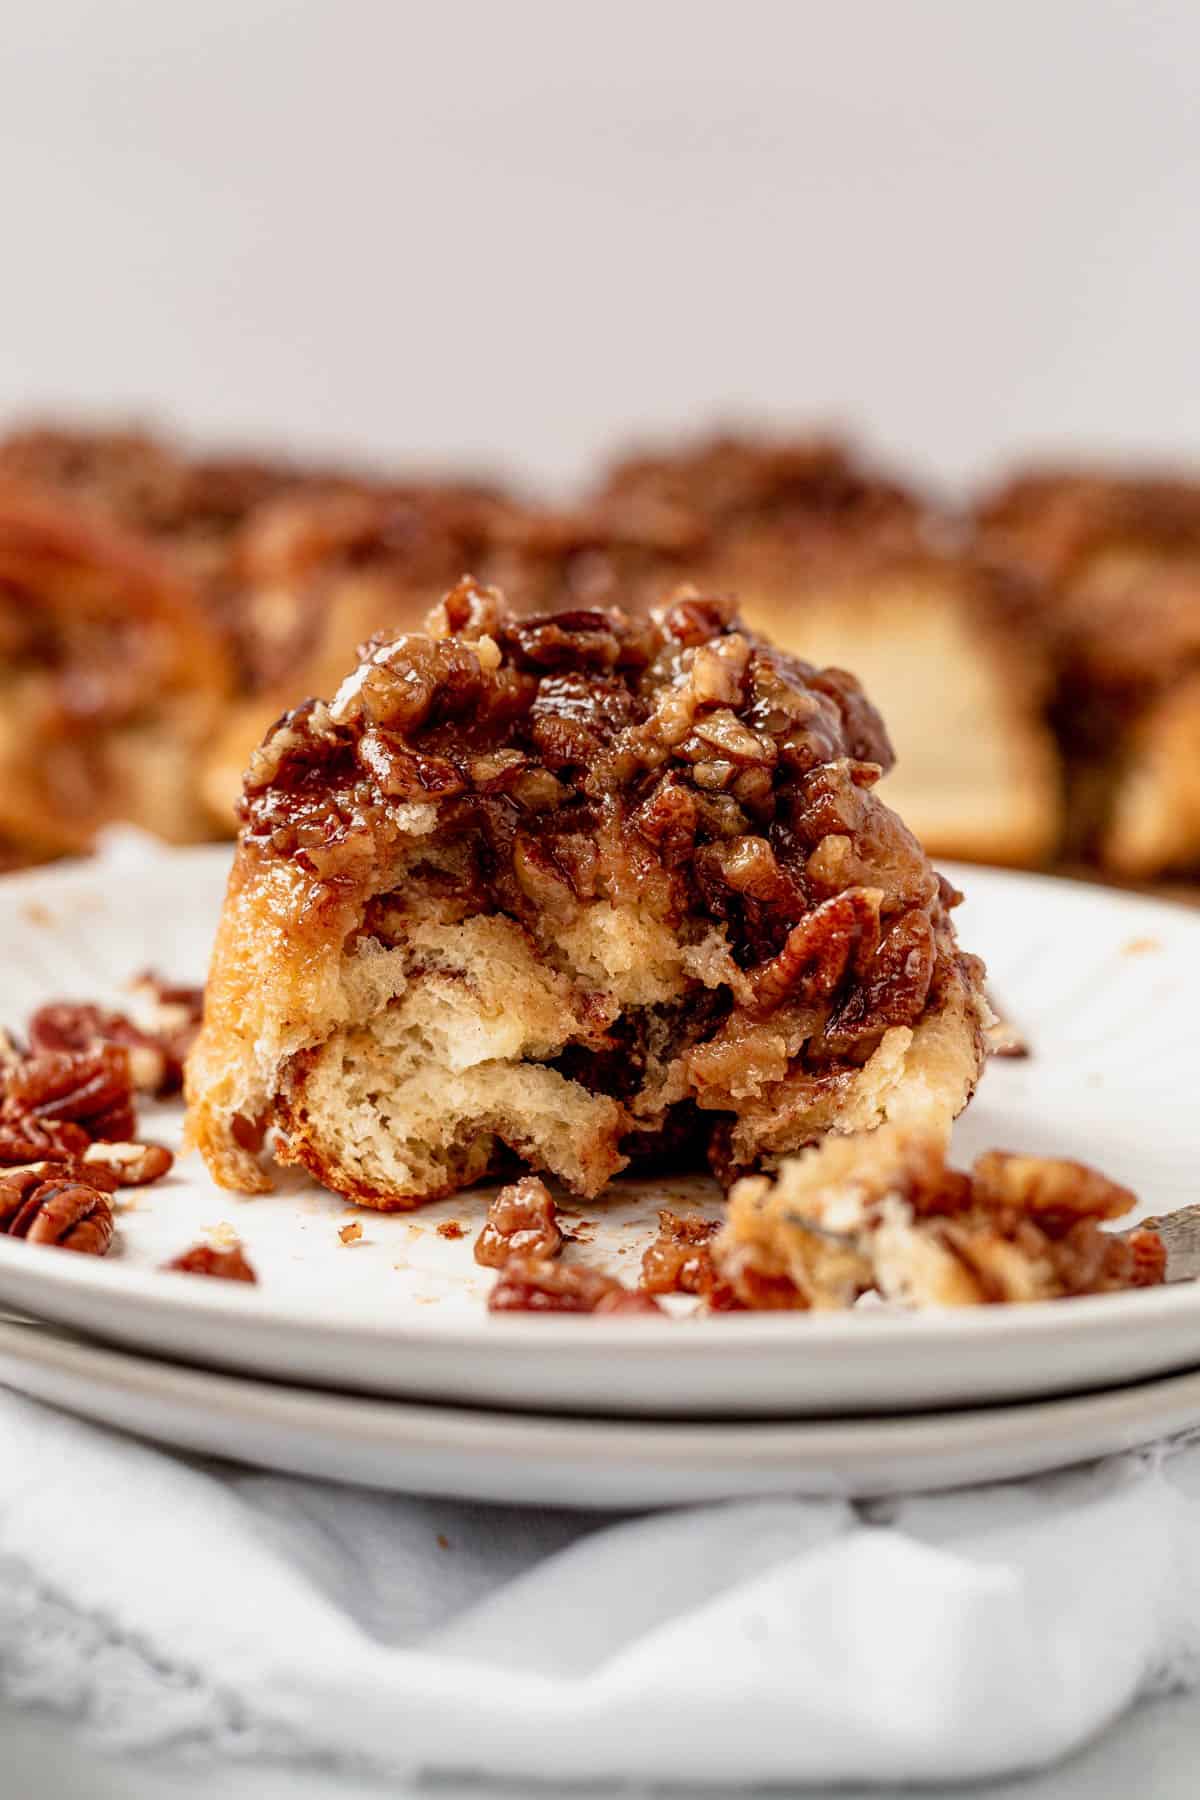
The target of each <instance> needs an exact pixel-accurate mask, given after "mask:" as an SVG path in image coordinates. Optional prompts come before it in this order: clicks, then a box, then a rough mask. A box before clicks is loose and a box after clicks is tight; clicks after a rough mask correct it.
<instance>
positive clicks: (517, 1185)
mask: <svg viewBox="0 0 1200 1800" xmlns="http://www.w3.org/2000/svg"><path fill="white" fill-rule="evenodd" d="M562 1244H563V1238H562V1233H561V1231H560V1230H559V1228H558V1216H557V1209H556V1208H555V1205H554V1199H553V1196H552V1195H551V1193H550V1190H549V1188H548V1187H547V1186H546V1184H545V1182H544V1181H540V1180H539V1179H538V1177H537V1176H536V1175H524V1176H522V1177H521V1179H520V1181H514V1182H512V1183H510V1185H509V1186H508V1187H502V1188H501V1189H500V1192H499V1193H498V1194H497V1195H496V1197H495V1199H494V1200H493V1201H492V1203H491V1205H490V1206H489V1207H488V1212H487V1218H486V1220H485V1221H484V1225H483V1229H482V1231H481V1232H480V1233H479V1236H478V1237H477V1238H476V1240H475V1261H476V1262H477V1263H482V1264H483V1265H484V1267H485V1268H489V1269H501V1268H503V1267H504V1265H505V1263H507V1262H508V1260H509V1259H510V1257H514V1256H518V1257H522V1258H528V1257H533V1258H537V1259H538V1260H540V1261H547V1260H549V1259H550V1258H551V1257H555V1256H557V1255H558V1253H559V1251H560V1250H561V1249H562Z"/></svg>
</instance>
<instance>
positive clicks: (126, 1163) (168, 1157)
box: [83, 1142, 175, 1187]
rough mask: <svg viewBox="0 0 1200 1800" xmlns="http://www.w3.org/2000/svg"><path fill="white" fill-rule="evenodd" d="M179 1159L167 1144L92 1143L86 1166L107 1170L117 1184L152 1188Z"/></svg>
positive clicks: (86, 1152)
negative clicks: (173, 1154) (151, 1185)
mask: <svg viewBox="0 0 1200 1800" xmlns="http://www.w3.org/2000/svg"><path fill="white" fill-rule="evenodd" d="M174 1161H175V1158H174V1157H173V1156H172V1154H171V1152H170V1151H169V1150H168V1149H167V1148H166V1146H165V1145H163V1144H114V1143H108V1142H104V1143H99V1144H89V1145H88V1147H87V1149H86V1150H85V1151H84V1153H83V1162H84V1166H85V1168H87V1169H88V1170H90V1171H92V1172H93V1173H96V1174H99V1173H100V1172H103V1173H104V1174H105V1175H106V1176H108V1177H109V1178H110V1179H111V1180H112V1182H113V1185H114V1186H115V1187H148V1186H149V1184H150V1183H151V1182H152V1181H160V1180H161V1179H162V1177H163V1176H164V1175H165V1174H166V1173H167V1171H168V1169H170V1167H171V1165H172V1163H173V1162H174Z"/></svg>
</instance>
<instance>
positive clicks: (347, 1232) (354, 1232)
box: [338, 1219, 362, 1244]
mask: <svg viewBox="0 0 1200 1800" xmlns="http://www.w3.org/2000/svg"><path fill="white" fill-rule="evenodd" d="M338 1236H339V1237H340V1238H341V1240H342V1242H343V1244H357V1243H358V1241H359V1239H360V1238H361V1237H362V1226H361V1225H360V1224H359V1222H358V1220H357V1219H352V1220H351V1222H350V1224H349V1225H342V1226H341V1227H340V1228H339V1230H338Z"/></svg>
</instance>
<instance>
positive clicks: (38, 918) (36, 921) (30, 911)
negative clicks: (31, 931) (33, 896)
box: [21, 900, 54, 925]
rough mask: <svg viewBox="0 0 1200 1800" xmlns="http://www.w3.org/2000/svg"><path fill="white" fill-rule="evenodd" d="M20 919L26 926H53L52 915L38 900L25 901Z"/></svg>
mask: <svg viewBox="0 0 1200 1800" xmlns="http://www.w3.org/2000/svg"><path fill="white" fill-rule="evenodd" d="M21 917H22V918H23V919H24V920H25V923H26V924H27V925H53V923H54V914H53V913H52V912H51V911H50V908H49V907H48V906H43V905H42V903H41V901H40V900H27V901H26V902H25V904H24V906H23V907H22V908H21Z"/></svg>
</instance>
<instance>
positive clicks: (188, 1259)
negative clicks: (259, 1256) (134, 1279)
mask: <svg viewBox="0 0 1200 1800" xmlns="http://www.w3.org/2000/svg"><path fill="white" fill-rule="evenodd" d="M162 1266H163V1268H164V1269H165V1270H173V1271H174V1272H175V1273H177V1274H182V1275H204V1276H207V1277H208V1279H209V1280H212V1281H246V1282H250V1283H255V1282H257V1280H258V1276H257V1275H256V1274H255V1272H254V1268H253V1266H252V1265H251V1263H250V1262H249V1261H248V1260H247V1257H246V1254H245V1252H244V1251H243V1249H242V1246H241V1244H240V1243H239V1242H238V1240H237V1238H236V1237H235V1238H234V1240H233V1242H232V1243H231V1244H230V1245H228V1247H227V1248H225V1249H221V1250H217V1249H214V1248H213V1247H212V1245H210V1244H193V1245H192V1247H191V1249H190V1250H185V1251H184V1252H183V1254H182V1255H181V1256H173V1257H172V1258H171V1260H170V1262H165V1263H164V1264H163V1265H162Z"/></svg>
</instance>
